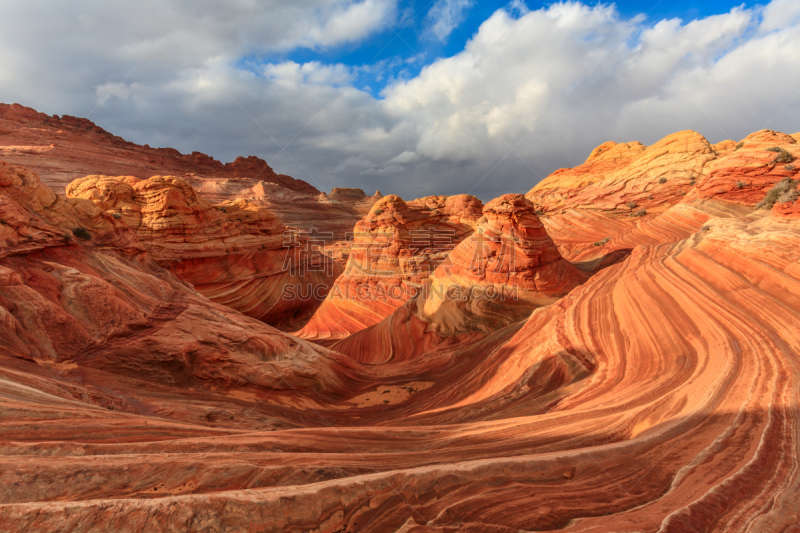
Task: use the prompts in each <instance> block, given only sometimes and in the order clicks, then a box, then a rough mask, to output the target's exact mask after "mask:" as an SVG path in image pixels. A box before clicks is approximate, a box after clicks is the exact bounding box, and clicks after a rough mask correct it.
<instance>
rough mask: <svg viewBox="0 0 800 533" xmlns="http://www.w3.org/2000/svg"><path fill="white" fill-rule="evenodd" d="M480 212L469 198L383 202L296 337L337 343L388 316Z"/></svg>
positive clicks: (358, 229) (360, 226)
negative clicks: (322, 299) (339, 275)
mask: <svg viewBox="0 0 800 533" xmlns="http://www.w3.org/2000/svg"><path fill="white" fill-rule="evenodd" d="M481 207H482V204H481V202H480V200H478V199H477V198H475V197H474V196H469V195H459V196H451V197H447V196H431V197H427V198H421V199H418V200H414V201H412V202H404V201H403V200H402V199H401V198H400V197H398V196H395V195H389V196H385V197H382V198H381V199H380V200H379V201H378V202H376V203H375V204H374V205H373V207H372V210H371V211H370V212H369V214H368V215H367V216H366V217H365V218H364V219H363V220H361V221H359V222H358V223H357V224H356V225H355V228H354V230H353V241H352V244H351V246H350V253H349V257H348V260H347V265H346V267H345V271H344V273H343V274H342V276H341V277H339V278H338V279H337V280H336V284H335V285H334V286H333V288H332V289H331V291H330V293H329V294H328V297H327V298H326V300H325V301H324V302H323V303H322V305H321V306H320V308H319V309H318V310H317V312H316V313H315V314H314V316H313V317H312V319H311V320H310V321H309V323H308V324H307V325H306V326H305V327H304V328H303V329H302V330H300V331H299V332H298V335H299V336H300V337H303V338H310V339H316V340H324V339H336V338H342V337H346V336H347V335H350V334H351V333H355V332H357V331H360V330H362V329H364V328H366V327H368V326H371V325H373V324H377V323H378V322H380V321H381V320H383V319H384V318H386V317H387V316H389V315H390V314H391V313H392V312H393V311H394V310H395V309H397V308H398V307H400V306H401V305H403V304H404V303H405V302H406V301H408V300H409V299H410V298H411V297H413V296H415V295H416V294H417V293H418V292H419V290H420V287H421V286H422V283H423V281H424V280H426V279H427V278H428V276H430V275H431V274H432V273H433V271H434V270H435V269H436V267H437V266H438V265H439V264H440V263H442V262H444V261H446V260H447V256H448V254H449V252H450V250H452V249H453V248H455V247H456V245H457V244H458V243H459V242H461V241H462V240H463V239H464V238H465V237H466V236H468V235H470V234H471V233H472V232H473V230H474V227H475V224H476V223H477V220H478V219H479V218H480V216H481Z"/></svg>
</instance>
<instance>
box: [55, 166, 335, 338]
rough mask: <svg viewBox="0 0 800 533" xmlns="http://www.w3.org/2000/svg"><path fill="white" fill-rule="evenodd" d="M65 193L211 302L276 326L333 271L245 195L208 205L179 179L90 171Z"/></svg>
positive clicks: (294, 314) (298, 316)
mask: <svg viewBox="0 0 800 533" xmlns="http://www.w3.org/2000/svg"><path fill="white" fill-rule="evenodd" d="M67 197H69V198H83V199H86V200H91V201H92V202H93V203H94V204H95V205H96V206H97V207H99V208H101V209H103V210H105V211H106V212H107V213H109V214H111V215H112V216H116V217H119V218H120V219H121V220H122V221H124V222H125V223H126V224H127V225H128V226H130V227H131V228H133V229H134V230H135V231H136V234H137V236H138V238H139V241H140V242H141V243H142V246H144V247H145V249H147V251H148V252H149V253H150V256H151V257H152V258H153V259H154V260H155V261H156V262H158V263H159V264H160V265H162V266H164V267H166V268H168V269H170V270H171V271H172V272H173V273H174V274H175V275H177V276H178V277H179V278H180V279H182V280H184V281H187V282H189V283H191V284H192V286H193V287H194V288H195V289H196V290H197V291H198V292H200V293H201V294H203V295H204V296H206V297H208V298H209V299H211V300H212V301H214V302H217V303H221V304H224V305H227V306H228V307H231V308H233V309H236V310H237V311H240V312H242V313H244V314H246V315H248V316H251V317H253V318H257V319H259V320H262V321H264V322H266V323H268V324H272V325H274V326H277V327H280V328H282V329H287V330H288V329H296V328H297V327H299V326H300V325H302V324H303V323H304V322H305V321H306V320H307V319H308V317H310V316H311V314H312V313H313V311H314V310H315V309H316V308H317V307H318V306H319V303H320V301H321V300H322V299H323V298H324V297H325V294H326V292H322V293H318V294H313V293H310V292H309V291H310V290H309V289H308V288H307V287H315V286H321V285H325V286H330V285H331V284H332V283H333V281H334V279H335V277H336V275H337V274H338V270H339V267H338V265H337V264H336V263H335V262H334V261H333V260H332V259H330V258H329V257H328V256H327V255H324V254H322V253H318V254H314V253H312V251H311V250H310V249H309V247H308V246H306V245H307V242H306V241H305V240H304V238H303V237H302V236H300V237H299V238H293V236H292V234H291V233H289V232H288V230H287V228H286V227H285V226H284V225H283V224H281V223H280V222H279V221H278V220H277V219H276V218H275V216H273V215H272V214H271V213H270V212H269V211H268V210H266V209H263V208H260V207H259V206H258V205H256V204H254V203H251V202H248V201H247V200H243V199H239V200H229V201H227V202H224V203H222V204H218V205H215V206H212V205H211V204H210V203H209V202H208V201H206V200H205V199H204V198H203V197H201V196H200V195H198V194H197V193H196V192H195V190H194V189H193V188H192V187H191V186H190V185H189V184H188V183H187V182H186V181H185V180H183V179H182V178H177V177H174V176H156V177H152V178H150V179H147V180H140V179H138V178H135V177H132V176H128V177H119V178H113V177H107V176H89V177H86V178H82V179H79V180H75V181H74V182H72V183H71V184H70V185H69V186H67ZM290 245H295V246H296V248H291V247H290Z"/></svg>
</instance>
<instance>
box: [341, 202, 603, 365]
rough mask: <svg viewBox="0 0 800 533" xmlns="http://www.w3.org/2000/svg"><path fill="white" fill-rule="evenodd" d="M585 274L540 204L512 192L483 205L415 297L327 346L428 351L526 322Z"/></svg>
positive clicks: (378, 359) (358, 354) (376, 355)
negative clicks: (549, 227) (545, 221)
mask: <svg viewBox="0 0 800 533" xmlns="http://www.w3.org/2000/svg"><path fill="white" fill-rule="evenodd" d="M586 279H587V276H586V275H585V274H584V273H583V272H580V271H579V270H577V269H576V268H575V267H573V266H572V265H571V264H570V263H568V262H567V261H565V260H564V259H562V257H561V255H560V254H559V253H558V250H557V249H556V246H555V244H554V243H553V241H552V240H551V239H550V237H549V236H548V235H547V233H546V232H545V230H544V227H543V226H542V223H541V222H540V221H539V218H538V217H537V216H536V214H535V213H534V209H533V204H531V202H529V201H528V200H526V199H525V197H524V196H522V195H521V194H508V195H505V196H502V197H500V198H497V199H496V200H493V201H491V202H489V203H488V204H487V205H486V206H485V207H484V208H483V217H482V218H481V219H480V220H479V221H478V225H477V228H476V231H475V232H474V233H473V234H472V235H471V236H470V237H467V238H465V239H463V240H462V241H461V242H460V243H459V244H458V246H456V247H455V249H453V251H452V252H450V254H449V256H448V258H447V260H446V261H445V262H444V263H443V264H441V265H439V266H438V267H437V268H436V270H435V271H434V273H433V274H432V275H431V277H430V278H428V279H427V280H424V285H423V290H422V291H421V292H420V294H419V295H418V296H417V297H416V298H415V299H414V301H412V302H409V303H408V304H407V305H405V306H403V307H401V308H399V309H397V310H396V311H395V312H394V313H392V315H391V316H389V317H388V318H386V319H385V320H383V321H381V322H380V323H378V324H375V325H374V326H371V327H367V328H365V329H363V330H361V331H358V332H356V333H354V334H352V335H350V336H349V337H347V338H345V339H342V340H340V341H338V342H335V343H330V344H328V345H329V346H330V347H331V348H332V349H334V350H336V351H338V352H341V353H344V354H347V355H349V356H350V357H352V358H353V359H355V360H357V361H359V362H362V363H369V364H380V363H386V362H389V361H392V362H397V361H405V360H409V359H413V358H417V357H421V356H423V355H425V354H430V353H431V352H434V351H436V350H442V349H444V347H450V346H453V345H457V344H459V343H465V342H474V341H475V339H477V338H480V337H483V336H485V335H488V334H489V333H491V332H493V331H497V330H500V329H502V328H503V327H506V326H509V325H511V324H513V323H515V322H518V321H520V320H523V319H525V318H526V317H527V316H528V315H530V313H531V312H532V311H533V310H534V309H535V308H536V307H539V306H543V305H548V304H551V303H553V302H555V301H556V300H558V299H559V298H561V297H563V296H565V295H566V294H567V293H569V292H570V291H571V290H572V289H574V288H575V287H576V286H578V285H579V284H581V283H583V282H584V281H586Z"/></svg>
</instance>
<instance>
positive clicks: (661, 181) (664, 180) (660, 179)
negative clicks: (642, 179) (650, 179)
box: [658, 178, 667, 183]
mask: <svg viewBox="0 0 800 533" xmlns="http://www.w3.org/2000/svg"><path fill="white" fill-rule="evenodd" d="M658 182H659V183H666V182H667V178H658Z"/></svg>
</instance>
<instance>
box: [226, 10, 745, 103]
mask: <svg viewBox="0 0 800 533" xmlns="http://www.w3.org/2000/svg"><path fill="white" fill-rule="evenodd" d="M453 3H454V4H456V6H455V9H454V10H453V11H454V12H455V13H457V15H458V16H456V17H454V20H453V23H454V24H455V25H454V26H452V30H451V31H450V32H447V34H446V35H441V32H440V34H439V35H436V34H434V33H432V32H431V26H432V25H433V23H434V18H435V15H436V10H437V4H438V5H441V4H442V2H441V0H440V1H439V2H437V0H405V1H401V2H399V3H398V20H397V21H396V24H392V25H390V26H387V27H385V28H384V29H383V30H382V31H377V32H375V33H374V34H372V35H370V36H368V37H367V38H365V39H364V40H362V41H359V42H357V43H346V44H344V45H341V46H333V47H329V48H322V49H319V48H317V49H311V48H305V47H302V48H296V49H293V50H289V51H286V52H281V53H275V52H273V53H268V54H252V55H245V56H244V57H242V58H241V59H240V62H239V65H240V66H241V67H242V68H245V69H252V68H254V67H257V66H258V65H259V64H262V63H275V62H281V61H287V60H288V61H294V62H297V63H307V62H311V61H318V62H321V63H341V64H344V65H349V66H351V67H356V68H357V67H363V66H366V65H374V66H375V68H374V69H364V70H361V71H359V72H358V75H357V78H356V79H355V80H354V82H353V83H354V85H355V86H357V87H359V88H361V89H364V90H367V91H370V92H372V93H374V94H375V95H376V96H378V97H379V96H380V91H381V90H382V89H383V88H384V87H385V86H386V85H387V84H389V83H392V82H393V81H395V80H397V79H409V78H413V77H415V76H417V75H418V74H419V72H420V70H421V69H422V68H423V67H424V66H425V65H428V64H430V63H432V62H433V61H435V60H436V59H438V58H443V57H449V56H453V55H455V54H457V53H459V52H461V51H462V50H463V49H464V46H465V44H466V43H467V41H468V40H469V39H470V38H472V36H473V35H475V33H476V32H477V31H478V28H479V27H480V25H481V24H482V23H483V22H484V21H486V19H488V18H489V17H490V16H491V15H492V14H493V13H494V12H495V11H497V10H498V9H506V10H508V11H509V12H510V13H513V14H514V15H517V16H518V15H519V14H521V9H520V8H522V9H527V10H537V9H541V8H545V7H547V6H549V5H551V4H553V2H542V1H532V0H528V1H525V2H523V1H522V0H519V1H518V2H517V3H516V4H515V3H513V2H509V1H506V0H501V1H495V0H491V1H476V0H461V1H460V2H459V1H456V2H453ZM587 4H589V5H597V4H598V2H587ZM606 4H611V2H607V3H606ZM613 4H614V5H615V6H616V8H617V11H618V12H619V14H620V15H621V16H622V17H626V18H632V17H635V16H637V15H641V16H645V17H646V19H647V20H646V24H647V23H648V22H649V23H651V24H652V23H656V22H658V21H660V20H663V19H671V18H679V19H681V20H683V21H691V20H695V19H699V18H704V17H707V16H709V15H717V14H722V13H727V12H729V11H730V10H731V9H732V8H734V7H738V6H745V7H746V6H748V5H749V6H752V5H754V4H755V2H734V1H724V0H722V1H721V0H715V1H705V2H698V1H697V0H692V1H690V0H661V1H657V0H656V1H652V0H650V1H645V2H642V1H632V0H622V1H619V2H613ZM447 26H448V27H449V26H450V25H449V24H448V25H447Z"/></svg>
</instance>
